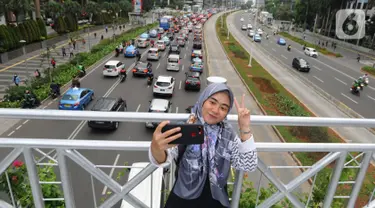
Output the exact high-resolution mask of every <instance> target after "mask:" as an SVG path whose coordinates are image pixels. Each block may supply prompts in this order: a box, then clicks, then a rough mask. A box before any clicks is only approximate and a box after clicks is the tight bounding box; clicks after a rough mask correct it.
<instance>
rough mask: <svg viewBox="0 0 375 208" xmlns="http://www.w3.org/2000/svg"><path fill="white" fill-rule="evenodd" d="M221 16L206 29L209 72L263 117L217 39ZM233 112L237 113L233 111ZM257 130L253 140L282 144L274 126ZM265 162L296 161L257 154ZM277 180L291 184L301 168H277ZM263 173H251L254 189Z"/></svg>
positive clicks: (286, 156)
mask: <svg viewBox="0 0 375 208" xmlns="http://www.w3.org/2000/svg"><path fill="white" fill-rule="evenodd" d="M219 16H220V14H217V15H214V16H212V17H211V18H210V19H209V20H208V21H207V22H206V23H205V26H204V42H205V45H206V54H207V60H206V62H208V70H209V75H210V76H221V77H225V78H226V79H227V84H228V85H229V86H230V87H231V89H232V90H233V93H234V95H235V97H236V98H237V99H241V96H242V94H245V103H246V107H247V108H248V109H250V110H251V114H252V115H263V113H262V110H261V109H260V108H259V106H258V105H257V103H256V101H255V100H254V99H253V97H252V96H251V94H250V92H249V90H248V88H247V86H245V85H244V84H243V82H242V78H240V77H239V75H238V74H237V72H236V69H235V68H234V67H233V66H232V64H231V62H230V61H229V60H228V58H227V55H226V53H225V51H224V49H223V48H222V46H221V43H220V42H219V39H218V38H217V36H216V29H215V23H216V20H217V19H218V17H219ZM231 113H236V112H234V110H232V112H231ZM252 130H253V131H254V138H255V141H257V142H280V138H279V137H278V136H277V134H276V133H275V131H274V130H273V129H272V127H271V126H266V125H262V126H252ZM258 154H259V156H260V158H261V159H262V161H263V162H265V163H266V164H267V165H276V166H277V165H280V166H289V165H291V166H293V165H295V162H294V161H293V159H292V158H291V156H290V155H289V154H288V153H269V152H268V153H265V152H259V153H258ZM272 172H274V174H275V175H276V176H278V178H280V179H281V180H282V181H283V182H289V181H291V180H292V179H294V178H296V177H297V176H298V175H300V174H301V171H300V170H299V169H283V170H280V169H276V170H272ZM259 177H260V172H259V171H256V172H255V173H251V174H249V179H250V180H251V181H253V182H254V187H257V184H258V180H259ZM267 185H268V180H264V179H262V185H261V186H262V187H265V186H267ZM298 190H299V191H302V192H308V190H309V185H308V184H307V183H304V184H303V185H302V186H300V187H299V188H298Z"/></svg>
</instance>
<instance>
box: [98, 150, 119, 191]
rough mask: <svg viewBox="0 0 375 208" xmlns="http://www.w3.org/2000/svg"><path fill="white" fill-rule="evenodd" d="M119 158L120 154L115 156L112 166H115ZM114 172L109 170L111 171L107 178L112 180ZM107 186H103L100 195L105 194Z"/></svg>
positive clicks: (112, 169) (113, 169)
mask: <svg viewBox="0 0 375 208" xmlns="http://www.w3.org/2000/svg"><path fill="white" fill-rule="evenodd" d="M119 158H120V154H117V156H116V158H115V162H114V163H113V166H116V165H117V163H118V159H119ZM114 171H115V168H114V167H113V168H111V171H110V172H109V177H110V178H112V175H113V172H114ZM107 188H108V187H107V186H104V188H103V191H102V195H105V193H106V192H107Z"/></svg>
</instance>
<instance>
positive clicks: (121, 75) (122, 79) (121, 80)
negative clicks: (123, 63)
mask: <svg viewBox="0 0 375 208" xmlns="http://www.w3.org/2000/svg"><path fill="white" fill-rule="evenodd" d="M125 80H126V74H122V73H121V74H120V82H124V81H125Z"/></svg>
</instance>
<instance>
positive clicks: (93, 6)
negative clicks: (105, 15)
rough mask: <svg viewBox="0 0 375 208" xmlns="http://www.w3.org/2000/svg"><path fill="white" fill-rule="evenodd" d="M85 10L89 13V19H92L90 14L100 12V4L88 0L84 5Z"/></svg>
mask: <svg viewBox="0 0 375 208" xmlns="http://www.w3.org/2000/svg"><path fill="white" fill-rule="evenodd" d="M85 11H86V12H87V13H88V15H89V19H90V20H91V19H92V16H93V15H94V14H96V13H99V12H101V8H100V5H99V4H98V3H96V2H94V1H88V2H87V4H86V6H85Z"/></svg>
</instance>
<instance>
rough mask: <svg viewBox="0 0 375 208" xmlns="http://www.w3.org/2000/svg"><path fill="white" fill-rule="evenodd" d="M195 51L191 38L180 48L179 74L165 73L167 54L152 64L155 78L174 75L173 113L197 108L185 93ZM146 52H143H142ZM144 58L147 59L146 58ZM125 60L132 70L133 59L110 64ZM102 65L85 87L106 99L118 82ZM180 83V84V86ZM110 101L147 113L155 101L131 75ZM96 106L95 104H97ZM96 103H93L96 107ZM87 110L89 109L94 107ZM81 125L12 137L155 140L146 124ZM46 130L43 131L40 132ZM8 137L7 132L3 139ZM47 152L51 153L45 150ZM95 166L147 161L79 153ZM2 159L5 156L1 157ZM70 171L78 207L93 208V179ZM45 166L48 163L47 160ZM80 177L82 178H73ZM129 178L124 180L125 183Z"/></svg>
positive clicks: (141, 156) (31, 127) (138, 156)
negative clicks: (116, 126)
mask: <svg viewBox="0 0 375 208" xmlns="http://www.w3.org/2000/svg"><path fill="white" fill-rule="evenodd" d="M191 49H192V36H190V39H189V44H187V45H186V46H185V48H181V57H182V58H183V59H182V60H181V62H182V64H183V67H182V69H181V70H180V71H179V72H167V71H166V56H167V55H165V54H167V51H165V52H162V54H163V55H162V57H163V58H162V59H161V60H159V61H158V62H151V63H152V68H153V72H154V74H155V78H156V77H157V76H158V75H172V76H173V77H175V78H176V86H175V93H174V96H173V97H172V98H171V101H172V103H173V104H172V108H171V112H173V113H176V112H180V113H181V112H184V109H185V108H186V107H187V106H189V105H192V104H194V102H195V101H196V99H197V96H198V94H199V93H198V92H185V90H184V88H183V86H184V78H185V74H184V73H185V72H186V71H188V67H189V65H190V54H191ZM142 51H144V50H142ZM143 58H145V57H143ZM113 59H115V60H125V63H126V66H130V65H131V64H132V63H133V62H134V59H124V58H123V57H118V58H111V60H113ZM103 64H104V63H102V64H99V65H98V67H97V68H96V69H94V71H93V72H92V73H91V74H89V75H87V77H86V78H85V79H84V80H83V81H82V85H83V86H84V87H89V88H92V89H94V91H95V95H96V98H98V97H100V96H103V95H104V94H106V93H107V92H108V89H110V88H111V87H112V86H113V85H114V83H115V82H116V81H117V80H118V79H111V78H103V76H102V71H101V69H102V67H103ZM205 74H206V73H203V76H202V85H203V86H202V88H203V87H204V86H205V82H204V79H205ZM180 83H181V84H180ZM107 94H108V96H109V97H119V96H121V97H122V98H124V99H125V100H126V101H127V104H128V111H139V112H147V110H148V105H149V100H151V99H152V98H153V95H152V87H148V86H147V85H146V79H145V78H134V77H132V76H131V74H129V76H128V78H127V80H126V81H125V82H124V83H120V84H118V85H117V86H116V87H115V88H113V91H110V92H109V93H107ZM94 102H95V100H94ZM94 102H93V103H94ZM93 103H91V105H90V106H88V108H87V109H90V107H91V106H92V104H93ZM56 107H57V104H56V103H55V102H54V103H52V104H51V105H50V106H49V107H47V108H52V109H56ZM80 123H81V122H79V121H69V122H66V121H36V120H33V121H29V122H27V123H26V124H23V125H22V127H21V128H20V129H18V130H17V131H15V132H14V133H13V134H11V135H10V136H11V137H27V138H31V137H39V138H70V139H90V140H106V139H108V140H119V141H123V140H136V141H150V140H151V137H152V131H150V130H148V129H146V128H145V124H144V123H121V124H120V127H119V129H117V130H116V131H97V130H91V129H90V128H89V127H88V126H87V124H86V123H85V122H84V123H82V124H83V125H82V126H81V127H78V128H76V127H77V126H79V124H80ZM41 127H43V131H41V130H40V128H41ZM8 134H9V133H8V132H6V134H5V135H4V136H7V135H8ZM70 135H71V136H70ZM43 151H44V152H48V151H49V150H43ZM80 152H81V153H82V154H83V155H84V156H86V157H87V158H88V159H89V160H90V161H92V162H93V163H94V164H101V165H113V164H114V161H115V160H116V158H118V159H117V165H124V163H125V162H127V163H128V164H131V163H133V162H139V161H143V162H144V161H148V158H147V154H146V152H126V153H125V152H121V151H80ZM1 155H3V154H1ZM50 156H51V157H53V156H55V153H51V154H50ZM68 161H69V162H68V165H69V167H70V169H69V170H70V174H71V175H72V176H73V178H72V182H73V183H72V184H74V185H73V189H74V190H73V191H74V194H75V199H76V206H77V207H94V204H93V197H92V194H91V179H90V175H89V174H88V173H87V172H86V171H85V170H83V169H81V168H80V167H78V166H77V165H75V164H74V162H72V161H70V160H68ZM43 162H46V160H44V161H43ZM103 171H104V172H106V173H107V174H110V172H112V173H113V174H112V176H113V177H115V176H116V175H117V173H118V171H117V170H116V171H111V170H110V169H103ZM74 176H79V177H74ZM125 181H126V177H123V178H122V181H121V182H123V183H125ZM103 188H104V187H103V185H102V184H100V183H99V182H95V193H96V198H97V201H98V202H99V201H100V197H101V196H102V193H103Z"/></svg>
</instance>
